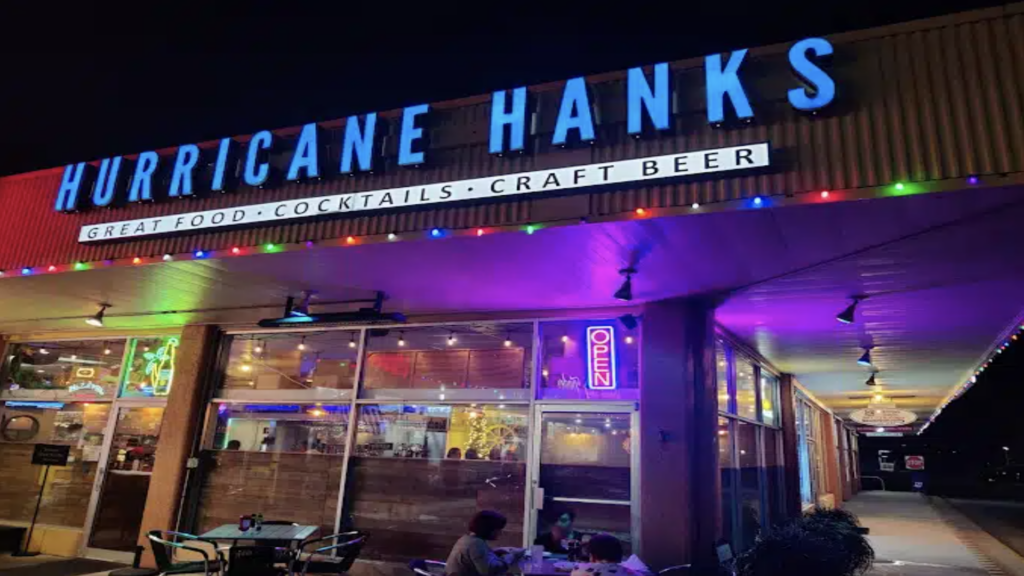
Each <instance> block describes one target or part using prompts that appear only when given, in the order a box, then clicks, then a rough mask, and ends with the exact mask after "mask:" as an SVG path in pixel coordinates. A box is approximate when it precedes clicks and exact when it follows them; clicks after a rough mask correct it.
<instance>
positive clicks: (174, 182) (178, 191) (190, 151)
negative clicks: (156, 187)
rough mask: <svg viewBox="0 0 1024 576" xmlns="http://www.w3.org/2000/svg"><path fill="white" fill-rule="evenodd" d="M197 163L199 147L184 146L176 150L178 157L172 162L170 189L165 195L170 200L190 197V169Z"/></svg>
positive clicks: (192, 145)
mask: <svg viewBox="0 0 1024 576" xmlns="http://www.w3.org/2000/svg"><path fill="white" fill-rule="evenodd" d="M196 162H199V146H196V145H195V144H185V145H184V146H181V147H179V148H178V157H177V158H175V160H174V172H173V173H172V174H171V187H170V189H169V190H168V191H167V195H168V196H170V197H171V198H177V197H178V196H191V195H192V169H193V168H195V167H196Z"/></svg>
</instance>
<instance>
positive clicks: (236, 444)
mask: <svg viewBox="0 0 1024 576" xmlns="http://www.w3.org/2000/svg"><path fill="white" fill-rule="evenodd" d="M241 448H242V443H241V442H240V441H238V440H228V445H227V449H228V450H239V449H241Z"/></svg>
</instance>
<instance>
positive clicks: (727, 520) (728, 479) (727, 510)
mask: <svg viewBox="0 0 1024 576" xmlns="http://www.w3.org/2000/svg"><path fill="white" fill-rule="evenodd" d="M733 438H734V434H733V431H732V420H731V419H729V418H722V417H721V416H719V417H718V471H719V474H720V476H721V483H722V538H724V539H726V540H728V541H730V542H733V536H734V534H733V510H734V509H735V507H736V482H735V481H734V479H733V477H734V476H735V472H736V464H735V463H734V462H733V448H734V447H733Z"/></svg>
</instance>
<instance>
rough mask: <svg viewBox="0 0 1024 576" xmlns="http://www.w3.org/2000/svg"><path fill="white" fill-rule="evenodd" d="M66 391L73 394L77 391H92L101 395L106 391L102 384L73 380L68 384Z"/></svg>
mask: <svg viewBox="0 0 1024 576" xmlns="http://www.w3.org/2000/svg"><path fill="white" fill-rule="evenodd" d="M68 392H70V393H72V394H75V393H77V392H92V393H94V394H96V395H98V396H103V395H104V394H106V391H105V390H104V389H103V386H100V385H99V384H96V383H94V382H75V383H74V384H71V385H70V386H68Z"/></svg>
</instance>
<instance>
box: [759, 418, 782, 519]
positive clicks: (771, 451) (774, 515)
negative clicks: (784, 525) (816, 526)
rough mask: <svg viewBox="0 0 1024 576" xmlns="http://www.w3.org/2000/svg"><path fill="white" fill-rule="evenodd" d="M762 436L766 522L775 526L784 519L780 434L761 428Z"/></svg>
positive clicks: (779, 432)
mask: <svg viewBox="0 0 1024 576" xmlns="http://www.w3.org/2000/svg"><path fill="white" fill-rule="evenodd" d="M762 433H763V434H764V467H765V479H766V481H767V484H766V486H765V492H766V494H767V504H768V514H767V518H766V519H767V521H768V522H770V523H771V524H777V523H778V522H779V521H781V520H782V519H783V518H785V517H786V502H785V476H784V475H783V474H784V472H783V466H784V463H783V461H782V446H781V442H782V432H781V431H779V430H775V429H772V428H762Z"/></svg>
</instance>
